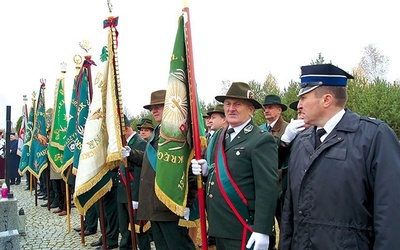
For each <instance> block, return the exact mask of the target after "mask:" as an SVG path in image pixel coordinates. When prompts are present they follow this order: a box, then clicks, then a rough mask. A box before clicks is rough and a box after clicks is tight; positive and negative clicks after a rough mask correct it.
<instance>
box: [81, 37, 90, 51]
mask: <svg viewBox="0 0 400 250" xmlns="http://www.w3.org/2000/svg"><path fill="white" fill-rule="evenodd" d="M79 46H80V47H81V48H82V49H83V50H84V51H86V53H89V50H90V49H91V48H92V46H91V45H90V42H89V41H88V40H83V41H82V42H79Z"/></svg>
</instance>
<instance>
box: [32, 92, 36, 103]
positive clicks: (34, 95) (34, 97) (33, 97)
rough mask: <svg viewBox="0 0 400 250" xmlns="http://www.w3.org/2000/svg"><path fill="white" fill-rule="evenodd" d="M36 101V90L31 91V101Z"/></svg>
mask: <svg viewBox="0 0 400 250" xmlns="http://www.w3.org/2000/svg"><path fill="white" fill-rule="evenodd" d="M35 101H36V91H33V92H32V103H33V104H35Z"/></svg>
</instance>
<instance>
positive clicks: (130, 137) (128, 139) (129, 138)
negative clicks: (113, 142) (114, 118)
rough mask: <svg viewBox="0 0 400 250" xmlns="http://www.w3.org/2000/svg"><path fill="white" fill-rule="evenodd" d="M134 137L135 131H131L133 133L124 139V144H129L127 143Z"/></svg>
mask: <svg viewBox="0 0 400 250" xmlns="http://www.w3.org/2000/svg"><path fill="white" fill-rule="evenodd" d="M135 135H136V131H133V133H132V134H131V135H130V136H129V137H128V138H127V139H126V142H127V143H129V141H130V140H131V139H132V137H134V136H135Z"/></svg>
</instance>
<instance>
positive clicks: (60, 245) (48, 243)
mask: <svg viewBox="0 0 400 250" xmlns="http://www.w3.org/2000/svg"><path fill="white" fill-rule="evenodd" d="M25 188H26V185H25V181H22V182H21V185H18V186H16V185H12V186H11V191H12V192H13V193H14V196H15V197H16V198H17V200H18V203H17V204H18V210H19V209H20V208H21V207H22V208H23V209H24V211H25V220H26V221H25V224H26V227H25V231H26V235H25V236H21V237H20V242H21V249H41V250H42V249H43V250H45V249H60V250H61V249H65V250H67V249H68V250H71V249H95V248H94V247H91V246H90V243H92V242H93V241H96V240H97V239H98V238H99V237H100V236H101V234H100V232H98V233H97V234H95V235H90V236H87V237H85V244H83V243H82V241H81V237H80V234H78V233H77V232H75V231H74V230H73V228H74V227H79V226H80V215H79V214H78V213H77V210H76V208H72V210H71V214H70V217H69V218H70V220H69V224H70V230H68V216H59V215H58V214H54V213H52V211H54V209H51V210H50V211H48V210H47V207H45V208H44V207H41V206H40V205H41V204H44V203H46V201H43V200H39V199H38V200H37V206H36V205H35V195H34V191H32V193H31V192H30V191H26V190H24V189H25ZM99 228H100V227H99Z"/></svg>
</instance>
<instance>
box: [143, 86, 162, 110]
mask: <svg viewBox="0 0 400 250" xmlns="http://www.w3.org/2000/svg"><path fill="white" fill-rule="evenodd" d="M166 92H167V91H166V90H164V89H163V90H157V91H154V92H153V93H151V96H150V104H147V105H144V106H143V108H145V109H148V110H150V108H151V106H155V105H161V104H162V105H163V104H164V103H165V93H166Z"/></svg>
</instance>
